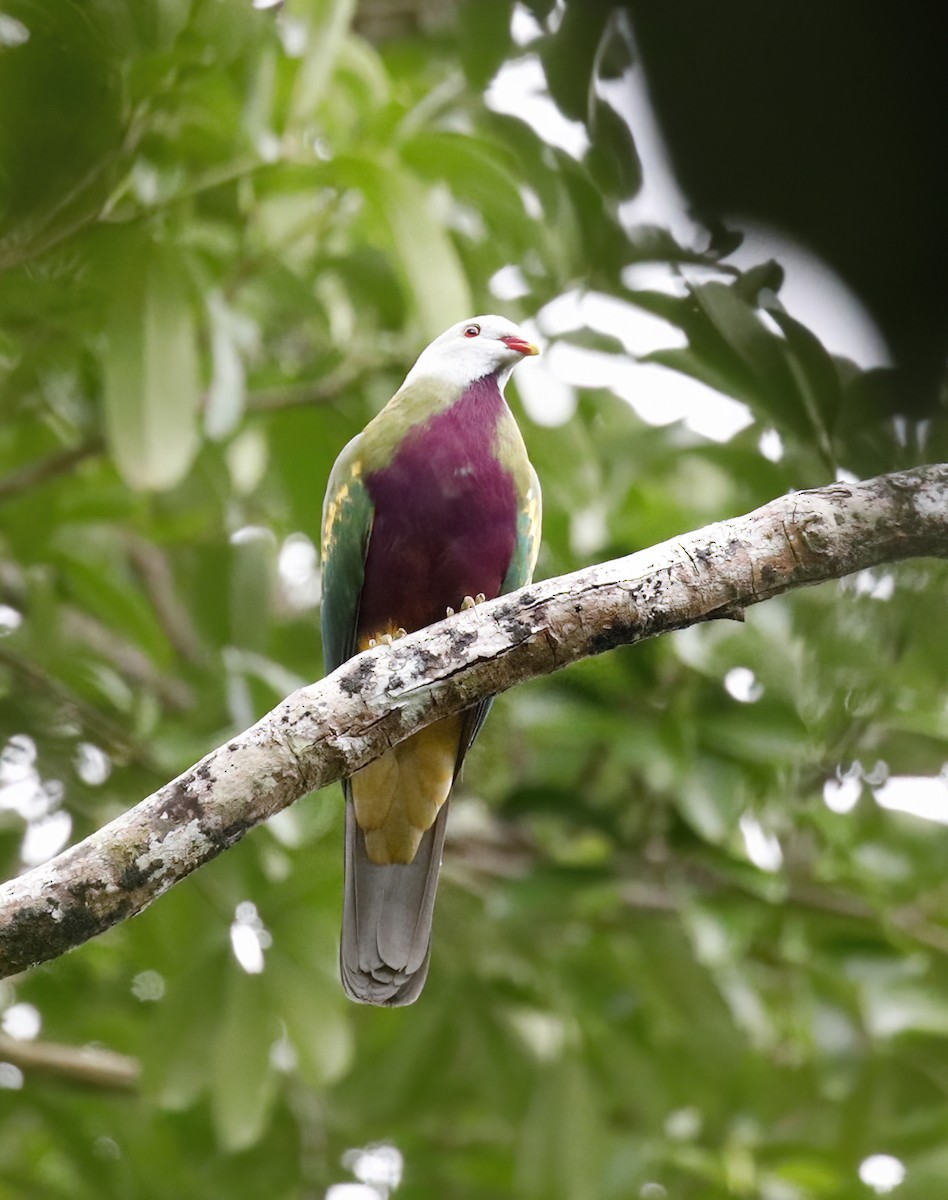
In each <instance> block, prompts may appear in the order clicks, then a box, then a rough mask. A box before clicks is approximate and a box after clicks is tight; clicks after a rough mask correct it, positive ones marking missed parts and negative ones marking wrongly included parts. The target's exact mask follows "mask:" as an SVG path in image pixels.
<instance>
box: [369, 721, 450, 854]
mask: <svg viewBox="0 0 948 1200" xmlns="http://www.w3.org/2000/svg"><path fill="white" fill-rule="evenodd" d="M460 737H461V717H460V716H453V717H446V718H445V719H444V720H443V721H437V722H435V724H434V725H429V726H428V727H427V728H426V729H422V730H420V731H419V732H418V733H415V734H413V735H412V736H411V737H410V738H407V739H406V740H405V741H404V742H401V743H400V744H399V745H397V746H393V747H392V748H391V749H390V750H386V751H385V753H384V754H383V755H382V756H381V758H377V759H376V760H375V762H371V763H369V765H368V766H367V767H363V768H362V770H361V771H357V772H356V773H355V775H353V776H352V780H351V785H352V800H353V804H354V805H355V818H356V822H357V824H358V826H359V828H360V829H361V830H362V831H363V833H364V834H365V849H366V853H367V854H368V856H369V859H370V860H371V861H372V862H374V863H378V864H380V865H381V864H385V863H410V862H411V861H412V859H413V858H414V857H415V854H416V852H417V850H418V845H419V843H420V841H421V839H422V837H423V835H424V834H425V833H426V831H427V830H429V829H430V828H431V826H432V825H433V824H434V821H435V818H436V817H437V815H438V812H439V811H440V809H441V806H442V805H443V804H444V802H445V801H446V800H447V798H448V795H449V793H450V791H451V784H452V783H453V781H454V768H455V764H456V763H457V757H458V745H459V742H460Z"/></svg>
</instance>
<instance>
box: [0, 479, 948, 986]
mask: <svg viewBox="0 0 948 1200" xmlns="http://www.w3.org/2000/svg"><path fill="white" fill-rule="evenodd" d="M920 555H930V556H937V557H942V558H948V464H946V465H941V466H932V467H921V468H918V469H916V470H913V471H904V472H901V473H899V474H895V475H883V476H879V477H878V478H877V479H872V480H868V481H866V482H865V483H859V484H845V483H836V484H831V485H830V486H829V487H824V488H817V489H814V490H812V491H806V492H796V493H792V494H790V495H788V496H783V497H781V498H780V499H777V500H774V501H772V502H771V503H770V504H767V505H765V506H764V507H763V508H759V509H757V510H756V511H755V512H752V513H749V514H748V515H746V516H743V517H735V518H734V519H732V520H729V521H722V522H719V523H717V524H714V525H709V526H707V527H706V528H704V529H701V530H698V531H697V532H695V533H690V534H687V535H685V536H684V537H680V538H673V539H672V540H671V541H668V542H664V543H663V544H662V545H660V546H655V547H653V548H652V549H649V550H643V551H640V552H639V553H638V554H632V555H629V556H628V557H626V558H621V559H617V560H615V561H613V562H606V563H601V564H600V565H598V566H594V567H589V568H586V569H584V570H582V571H577V572H575V573H573V574H571V575H564V576H562V577H560V578H557V579H547V580H545V581H543V582H542V583H536V584H532V585H531V586H529V587H526V588H523V589H522V590H521V591H519V592H515V593H512V594H511V595H509V596H503V597H500V598H499V599H497V600H493V601H491V602H489V603H488V604H484V605H479V606H478V607H477V608H476V609H472V610H470V611H468V612H463V613H459V614H457V615H456V616H454V617H451V618H449V619H448V620H446V621H442V622H439V623H438V624H437V625H433V626H431V627H429V628H427V629H424V630H421V631H420V632H418V633H415V634H411V635H409V636H408V637H406V638H404V639H402V640H400V641H399V642H397V643H396V644H395V645H394V646H391V647H388V646H381V647H379V648H377V649H374V650H369V651H366V652H365V653H364V654H360V655H358V656H357V657H356V658H354V659H351V660H350V661H349V662H347V663H344V664H343V666H342V667H340V668H339V669H338V670H337V671H335V672H334V673H333V674H332V675H330V676H329V677H328V678H326V679H324V680H322V681H321V682H320V683H317V684H313V685H311V686H309V687H304V688H300V690H299V691H297V692H294V693H293V694H292V695H291V696H288V697H287V699H286V700H284V701H283V702H282V703H281V704H279V705H278V706H277V707H276V708H275V709H273V711H272V712H270V713H268V714H267V716H265V717H264V718H263V719H262V720H260V721H258V722H257V724H256V725H254V726H253V727H252V728H251V729H248V730H247V731H246V732H245V733H242V734H240V735H238V736H237V737H235V738H233V739H232V740H231V741H229V742H228V743H227V744H226V745H224V746H220V747H218V749H216V750H214V751H212V752H211V753H210V754H208V755H207V756H206V757H205V758H203V759H202V760H201V761H200V762H199V763H197V764H196V765H195V766H193V767H191V768H190V770H188V771H185V772H184V774H182V775H180V776H178V778H177V779H175V780H173V781H172V782H171V783H168V784H166V785H165V786H164V787H163V788H161V789H160V790H159V791H157V792H155V793H154V794H153V795H152V796H149V797H148V798H147V799H146V800H143V801H142V802H141V803H140V804H138V805H137V806H136V807H135V808H133V809H130V810H129V811H128V812H126V813H124V814H123V815H122V816H121V817H118V818H117V819H116V820H114V821H112V822H111V823H110V824H108V825H106V826H105V827H104V828H102V829H100V830H98V831H97V832H96V833H94V834H92V835H91V836H90V837H88V838H86V840H85V841H83V842H81V843H80V844H79V845H77V846H73V847H72V848H71V849H69V850H67V851H65V852H64V853H63V854H60V855H59V856H58V857H56V858H54V859H52V860H51V861H50V862H48V863H44V864H43V865H42V866H40V867H36V868H34V869H33V870H31V871H28V872H26V873H25V874H23V875H21V876H20V877H19V878H17V879H14V880H12V881H11V882H9V883H7V884H5V885H4V886H3V887H2V888H0V977H2V976H5V975H11V974H13V973H14V972H16V971H21V970H23V969H24V968H25V967H27V966H29V965H31V964H33V963H37V962H44V961H46V960H48V959H51V958H55V957H56V956H57V955H59V954H62V953H64V952H65V951H66V950H68V949H70V948H71V947H73V946H77V945H79V944H80V943H81V942H84V941H86V940H87V939H88V938H91V937H94V936H95V935H96V934H99V933H102V932H103V931H104V930H106V929H108V928H110V927H111V926H112V925H115V924H117V923H118V922H119V921H122V920H125V919H126V918H127V917H131V916H134V915H135V914H136V913H138V912H141V910H142V909H143V908H145V907H146V905H148V904H149V903H151V901H152V900H154V899H155V898H156V897H158V896H160V895H161V894H162V893H163V892H165V891H167V890H168V888H170V887H171V886H172V885H173V884H175V883H177V882H178V881H179V880H180V879H183V878H184V877H185V876H186V875H189V874H190V873H191V872H192V871H193V870H195V869H196V868H197V867H199V866H201V865H202V864H203V863H205V862H208V861H209V860H210V859H212V858H214V857H215V856H216V855H217V854H219V853H220V852H221V851H222V850H225V849H226V848H227V847H229V846H231V845H233V843H234V842H236V841H237V840H238V839H239V838H241V837H243V835H244V834H245V833H246V832H247V831H248V830H249V829H252V828H253V827H254V826H255V825H258V824H260V822H262V821H265V820H266V819H267V818H268V817H270V816H272V815H273V814H274V813H276V812H278V811H279V810H280V809H282V808H285V807H286V806H287V805H289V804H292V803H293V801H295V800H297V799H299V797H300V796H303V795H305V794H306V793H307V792H309V791H313V790H315V789H317V788H322V787H325V786H326V785H327V784H329V783H332V782H334V781H335V780H338V779H341V778H343V777H344V776H346V775H350V774H351V773H352V772H353V771H355V770H356V769H358V768H359V767H361V766H364V765H365V764H366V763H367V762H369V761H370V760H371V759H373V758H376V757H377V756H378V755H379V754H380V753H381V752H382V751H383V750H385V749H386V747H388V746H391V745H393V744H395V743H397V742H399V741H401V740H402V739H403V738H405V737H407V736H408V735H409V734H411V733H413V732H414V731H415V730H417V729H420V728H422V727H423V726H425V725H429V724H431V723H432V722H433V721H436V720H439V719H440V718H442V717H445V716H448V715H449V714H451V713H455V712H459V711H460V710H461V709H464V708H467V707H468V706H469V705H471V704H472V703H474V701H476V700H478V699H480V698H481V697H484V696H489V695H493V694H495V693H497V692H502V691H506V690H507V689H508V688H511V687H513V686H514V685H515V684H518V683H522V682H523V681H525V680H527V679H532V678H534V677H536V676H538V675H544V674H547V673H549V672H551V671H555V670H559V669H560V668H562V667H565V666H567V665H569V664H570V663H573V662H576V661H578V660H579V659H582V658H586V657H588V656H590V655H593V654H601V653H603V652H604V651H607V650H612V649H614V648H615V647H617V646H621V645H630V644H632V643H634V642H638V641H642V640H643V639H645V638H649V637H655V636H657V635H658V634H662V633H667V632H669V631H670V630H674V629H683V628H685V627H686V626H688V625H693V624H695V623H696V622H698V621H702V620H706V619H708V618H709V617H714V616H724V615H733V613H734V612H735V611H736V610H738V609H741V608H745V607H748V606H750V605H751V604H757V603H759V602H760V601H762V600H767V599H769V598H770V597H772V596H776V595H779V594H780V593H781V592H784V591H787V590H788V589H790V588H796V587H803V586H805V585H807V584H813V583H820V582H823V581H825V580H829V579H837V578H839V577H840V576H843V575H847V574H850V573H851V572H853V571H859V570H863V569H865V568H867V567H872V566H876V565H877V564H879V563H883V562H895V561H898V560H900V559H905V558H911V557H916V556H920Z"/></svg>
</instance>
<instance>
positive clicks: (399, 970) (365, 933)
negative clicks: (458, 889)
mask: <svg viewBox="0 0 948 1200" xmlns="http://www.w3.org/2000/svg"><path fill="white" fill-rule="evenodd" d="M346 790H347V791H348V788H347V789H346ZM447 817H448V805H447V803H445V804H443V805H442V807H441V810H440V812H439V813H438V816H437V819H436V820H435V822H434V824H433V825H432V826H431V828H430V829H429V830H427V832H426V833H425V834H424V836H423V837H422V839H421V842H420V844H419V846H418V850H417V852H416V854H415V857H414V858H413V859H412V861H411V862H410V863H404V864H403V863H390V864H385V865H379V864H377V863H373V862H372V861H370V859H369V857H368V855H367V853H366V849H365V834H364V833H363V832H362V830H361V829H360V828H359V826H358V824H357V823H356V819H355V809H354V805H353V802H352V800H351V798H348V797H347V802H346V889H345V900H344V902H343V910H342V944H341V947H340V956H339V957H340V966H341V973H342V982H343V986H344V987H345V989H346V992H347V993H348V995H349V996H350V997H351V998H352V999H353V1000H358V1001H360V1002H361V1003H363V1004H381V1005H388V1006H392V1007H394V1006H396V1005H402V1004H411V1003H412V1001H414V1000H416V999H417V997H418V995H419V993H420V992H421V989H422V988H423V987H424V983H425V978H426V977H427V974H428V959H429V956H430V954H431V922H432V916H433V913H434V902H435V893H436V891H437V888H438V874H439V872H440V870H441V852H442V848H443V846H444V832H445V828H446V825H447Z"/></svg>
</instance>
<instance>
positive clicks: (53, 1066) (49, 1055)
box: [0, 1033, 141, 1090]
mask: <svg viewBox="0 0 948 1200" xmlns="http://www.w3.org/2000/svg"><path fill="white" fill-rule="evenodd" d="M0 1061H2V1062H8V1063H13V1065H14V1066H15V1067H21V1068H22V1069H23V1070H24V1071H38V1072H41V1073H42V1074H44V1075H55V1076H58V1077H59V1078H61V1079H69V1080H72V1081H73V1082H75V1083H84V1084H89V1085H92V1086H94V1087H105V1088H121V1089H123V1090H125V1089H134V1088H137V1087H138V1081H139V1076H140V1074H141V1068H140V1067H139V1065H138V1062H137V1061H136V1060H135V1059H134V1058H129V1057H128V1055H126V1054H117V1053H116V1052H115V1051H114V1050H106V1049H104V1048H103V1047H101V1046H67V1045H64V1044H63V1043H61V1042H27V1041H19V1040H17V1039H16V1038H12V1037H8V1036H7V1035H6V1034H5V1033H0Z"/></svg>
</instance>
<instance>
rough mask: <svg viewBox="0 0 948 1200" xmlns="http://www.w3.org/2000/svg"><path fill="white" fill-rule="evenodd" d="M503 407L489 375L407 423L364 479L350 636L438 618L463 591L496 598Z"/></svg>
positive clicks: (501, 570)
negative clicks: (365, 531)
mask: <svg viewBox="0 0 948 1200" xmlns="http://www.w3.org/2000/svg"><path fill="white" fill-rule="evenodd" d="M505 413H506V405H505V403H504V399H503V397H502V395H501V394H500V390H499V388H498V387H497V381H496V379H494V378H493V377H487V378H485V379H479V380H477V381H476V382H475V383H474V384H472V385H471V386H470V387H469V388H468V389H467V391H466V392H464V393H463V394H462V396H461V397H460V399H459V400H458V401H457V402H456V403H455V404H454V405H452V406H451V408H449V409H447V410H446V411H444V412H442V413H439V414H437V415H436V416H434V417H432V418H431V419H430V420H429V421H427V422H426V423H425V424H423V425H421V426H419V427H417V428H416V429H413V430H412V431H411V432H410V433H409V434H408V435H407V436H406V437H405V438H404V439H403V441H402V443H401V445H400V446H399V447H398V449H397V451H396V453H395V456H394V458H393V459H392V461H391V463H390V464H389V465H388V466H387V467H385V468H384V469H383V470H381V471H376V472H373V473H370V474H369V475H368V476H367V477H366V486H367V488H368V491H369V494H370V495H371V497H372V501H373V504H374V506H375V518H374V521H373V525H372V535H371V538H370V540H369V547H368V553H367V556H366V563H365V581H364V584H363V589H362V598H361V604H360V610H359V637H360V639H361V638H365V637H370V636H372V635H374V634H378V633H384V632H386V631H387V630H388V629H389V628H391V627H393V626H395V627H397V626H399V625H401V626H403V627H404V628H405V629H407V630H409V631H411V630H414V629H420V628H421V627H422V626H424V625H430V624H431V623H432V622H434V621H440V620H441V619H442V618H443V617H444V615H445V609H446V608H447V607H448V606H450V607H452V608H455V609H457V608H458V607H460V604H461V601H462V600H463V598H464V597H465V596H475V595H476V594H477V593H478V592H483V593H484V594H485V595H486V596H487V597H488V599H490V598H492V597H493V596H497V595H499V594H500V589H501V585H502V583H503V580H504V576H505V575H506V573H507V568H508V567H509V565H510V561H511V558H512V557H513V551H514V545H515V541H516V536H517V508H518V504H517V491H516V486H515V484H514V480H513V477H512V476H511V474H510V472H509V471H507V470H506V469H505V467H504V466H503V465H502V464H501V463H500V461H499V460H498V458H497V456H496V453H495V450H494V439H495V432H496V429H497V422H498V420H499V419H501V417H502V415H504V414H505Z"/></svg>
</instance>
